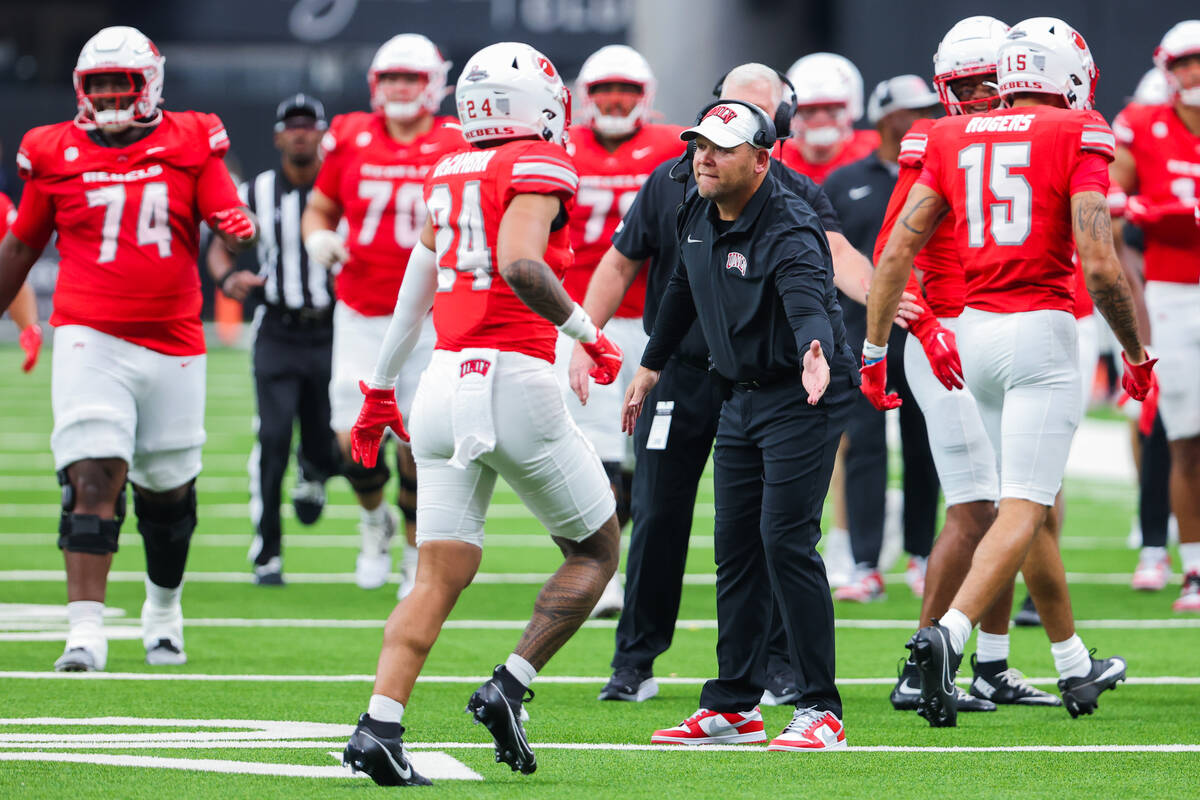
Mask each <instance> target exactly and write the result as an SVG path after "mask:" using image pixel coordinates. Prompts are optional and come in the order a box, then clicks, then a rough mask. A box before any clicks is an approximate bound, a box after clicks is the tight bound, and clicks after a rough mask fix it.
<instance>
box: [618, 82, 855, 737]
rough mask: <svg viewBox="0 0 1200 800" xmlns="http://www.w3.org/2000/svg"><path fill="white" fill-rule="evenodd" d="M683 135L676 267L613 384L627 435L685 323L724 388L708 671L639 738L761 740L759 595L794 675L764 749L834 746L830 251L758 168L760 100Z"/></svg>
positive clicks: (844, 383) (723, 110)
mask: <svg viewBox="0 0 1200 800" xmlns="http://www.w3.org/2000/svg"><path fill="white" fill-rule="evenodd" d="M681 138H682V139H684V140H685V141H690V140H692V139H695V140H696V151H695V156H694V158H693V163H692V166H693V171H694V173H695V179H696V189H695V190H693V191H692V192H690V193H689V194H688V196H687V198H686V199H685V201H684V203H683V205H682V206H680V209H679V215H678V242H679V248H680V263H679V266H678V267H677V268H676V270H675V272H674V273H673V274H672V276H671V279H670V281H669V282H668V284H667V290H666V293H665V295H664V297H663V300H662V305H661V308H660V310H659V313H658V318H657V319H656V321H655V325H654V331H653V333H652V335H651V337H650V341H649V343H648V344H647V346H646V349H645V352H644V354H643V356H642V361H641V367H640V368H639V370H638V372H637V374H636V375H635V377H634V379H633V382H632V383H631V385H630V387H629V389H628V391H627V392H626V395H625V404H624V407H623V410H622V428H623V429H624V430H625V431H626V432H628V433H631V434H632V433H633V430H634V425H635V422H636V420H637V417H638V415H639V414H640V413H641V410H642V404H643V401H644V400H645V397H646V394H647V393H648V392H649V391H650V390H651V389H652V388H653V387H654V385H655V383H656V382H657V380H658V375H659V371H660V370H662V368H663V367H664V366H665V365H666V363H667V359H668V358H669V357H670V355H671V353H672V352H673V351H674V350H675V348H676V347H677V346H678V344H679V343H680V341H681V340H682V338H683V337H684V335H685V334H686V333H687V330H688V328H689V327H690V325H691V324H692V322H693V321H695V320H697V319H698V320H699V325H700V329H701V331H702V332H703V334H704V338H705V340H706V342H707V344H708V347H709V351H710V353H711V361H712V365H711V369H712V370H713V371H714V372H715V373H716V377H717V379H718V381H719V382H720V383H722V384H723V385H724V386H725V387H726V391H725V394H726V399H725V401H724V403H723V405H722V407H721V414H720V421H719V424H718V428H717V438H716V447H715V450H714V465H715V476H714V484H715V489H714V491H715V499H716V521H715V527H714V539H715V551H716V552H715V555H716V563H717V620H718V636H717V662H718V677H717V678H716V679H715V680H710V681H708V682H707V683H706V684H705V686H704V689H703V690H702V692H701V695H700V707H701V710H700V711H698V712H697V713H696V714H694V715H693V716H691V717H689V718H688V719H687V720H685V721H684V722H682V723H681V724H680V725H679V726H677V727H675V728H667V729H664V730H660V731H657V732H656V733H655V734H654V736H653V738H652V740H653V741H656V742H671V743H682V744H713V743H726V742H750V741H764V740H765V739H766V736H765V733H764V731H763V724H762V717H761V715H760V714H759V712H758V711H757V709H756V706H757V704H758V702H759V700H760V698H761V697H762V693H763V687H764V684H765V680H766V662H767V645H768V632H769V629H770V624H771V613H772V611H771V595H772V592H773V593H774V594H775V595H776V596H777V597H778V598H779V599H780V613H781V615H782V617H783V620H782V621H783V624H784V628H785V631H786V632H787V638H788V648H789V651H790V657H791V661H792V665H793V667H795V668H796V669H797V672H798V673H799V674H800V675H801V676H802V683H803V686H802V688H801V693H800V699H799V700H798V701H797V703H796V713H795V716H794V717H793V719H792V722H791V723H789V724H788V726H787V727H786V728H785V729H784V731H783V732H782V733H781V734H780V735H779V736H778V737H776V738H775V739H774V740H772V742H771V749H786V750H822V749H826V748H831V747H839V746H843V745H844V744H845V734H844V732H843V730H842V723H841V716H842V707H841V699H840V697H839V696H838V691H837V687H836V686H835V685H834V672H835V670H834V637H833V604H832V601H831V599H830V594H829V584H828V581H827V580H826V577H825V567H824V564H823V563H822V561H821V557H820V556H819V555H818V554H817V550H816V546H817V541H818V540H819V539H820V535H821V530H820V521H821V508H822V504H823V502H824V499H825V494H826V491H827V490H828V488H829V478H830V474H831V472H832V470H833V459H834V453H835V451H836V450H837V444H838V440H839V438H840V437H841V435H842V430H843V428H844V427H845V421H846V417H847V412H848V409H849V407H850V401H851V400H852V399H853V398H854V396H855V395H854V393H855V391H856V388H855V387H856V386H857V384H858V371H857V370H856V369H855V364H854V360H853V356H852V355H851V352H850V349H849V348H848V347H847V345H846V335H845V330H844V328H843V327H842V324H841V322H840V309H839V307H838V304H837V299H836V295H835V292H834V287H833V270H832V260H831V258H830V253H829V246H828V243H827V241H826V238H825V234H824V231H823V229H822V227H821V223H820V220H819V219H818V217H817V215H816V214H815V213H814V211H813V210H812V208H811V207H810V206H809V205H808V204H807V203H805V202H804V201H803V200H801V199H800V198H799V197H798V196H796V195H795V194H793V193H791V192H790V191H788V190H787V189H786V188H784V187H783V186H782V185H780V183H778V181H777V180H776V179H775V178H774V177H773V176H772V175H771V174H770V172H769V170H768V165H769V159H770V153H771V148H772V147H773V146H774V144H775V139H776V128H775V125H774V123H773V121H772V120H771V119H769V118H768V117H767V115H766V114H765V113H763V112H762V110H761V109H759V108H757V107H756V106H753V105H750V104H748V103H741V102H738V101H733V100H724V101H717V102H716V103H714V104H712V105H711V106H710V107H709V108H708V109H707V111H706V112H703V113H702V118H701V121H700V123H699V124H698V125H696V126H695V127H693V128H689V129H688V130H686V131H684V132H683V133H682V134H681Z"/></svg>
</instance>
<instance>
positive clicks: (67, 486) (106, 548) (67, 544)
mask: <svg viewBox="0 0 1200 800" xmlns="http://www.w3.org/2000/svg"><path fill="white" fill-rule="evenodd" d="M58 485H59V486H61V487H62V513H61V515H60V516H59V519H58V549H59V550H65V551H67V552H68V553H92V554H93V555H98V556H103V555H108V554H109V553H115V552H117V538H118V537H119V536H120V533H121V523H123V522H124V521H125V487H124V486H122V487H121V493H120V494H119V495H117V502H116V506H115V509H114V514H113V519H100V517H99V516H98V515H96V514H76V513H74V512H75V487H73V486H72V485H71V479H70V478H69V477H67V471H66V470H65V469H60V470H59V471H58Z"/></svg>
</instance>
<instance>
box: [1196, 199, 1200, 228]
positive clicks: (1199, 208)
mask: <svg viewBox="0 0 1200 800" xmlns="http://www.w3.org/2000/svg"><path fill="white" fill-rule="evenodd" d="M1195 214H1196V225H1197V226H1200V200H1197V201H1196V211H1195Z"/></svg>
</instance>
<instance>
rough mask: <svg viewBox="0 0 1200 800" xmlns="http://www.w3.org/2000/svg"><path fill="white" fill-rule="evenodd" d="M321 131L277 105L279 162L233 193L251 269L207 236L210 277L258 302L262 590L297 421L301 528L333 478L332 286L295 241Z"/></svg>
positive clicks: (254, 496)
mask: <svg viewBox="0 0 1200 800" xmlns="http://www.w3.org/2000/svg"><path fill="white" fill-rule="evenodd" d="M325 127H326V122H325V109H324V107H323V106H322V105H321V103H320V101H319V100H317V99H316V98H313V97H309V96H307V95H304V94H296V95H293V96H291V97H288V98H287V99H286V100H284V101H283V102H282V103H280V104H279V107H278V109H276V112H275V148H276V149H277V150H279V152H280V154H281V155H282V158H281V160H280V165H279V166H278V167H277V168H274V169H268V170H264V171H262V172H260V173H258V175H255V176H254V178H253V179H252V180H250V181H248V182H247V183H245V184H243V185H242V186H241V187H240V191H241V194H242V196H243V198H245V200H246V205H247V206H249V207H250V209H251V210H252V211H253V212H254V213H255V214H256V215H257V216H258V218H259V220H261V221H262V230H261V233H260V235H259V239H258V247H257V250H255V251H254V255H255V257H254V258H253V263H251V264H246V265H242V264H236V265H235V263H234V261H233V256H232V254H231V253H230V252H229V251H228V250H227V249H226V248H225V247H223V246H222V245H220V244H219V243H218V242H217V241H216V240H215V239H214V242H213V245H212V246H211V247H210V248H209V250H208V267H209V271H210V272H211V273H212V276H213V280H215V281H216V282H217V285H218V286H220V288H221V291H223V292H224V293H225V294H227V295H228V296H230V297H232V298H234V299H235V300H241V301H246V300H247V299H250V300H257V301H259V302H260V303H261V305H259V306H258V308H256V309H255V314H254V331H255V336H254V346H253V371H254V385H255V393H256V396H257V401H258V417H257V419H256V420H255V423H256V428H257V430H258V443H257V444H256V445H255V447H254V451H253V452H252V453H251V455H250V464H249V473H250V517H251V519H252V520H253V521H254V525H255V531H256V533H255V537H254V542H253V544H251V546H250V558H251V559H252V560H253V562H254V582H255V583H257V584H260V585H267V586H279V585H282V584H283V560H282V540H283V528H282V525H281V523H280V515H279V504H280V498H281V487H282V484H283V474H284V472H285V471H286V470H287V463H288V457H289V454H290V452H291V446H292V424H293V421H294V420H295V419H296V418H299V420H300V447H299V448H298V450H297V454H296V460H297V483H296V487H295V488H294V489H293V490H292V503H293V506H294V507H295V509H296V516H297V518H298V519H299V520H300V521H301V522H303V523H305V524H312V523H313V522H316V520H317V518H318V517H319V516H320V514H321V510H322V508H323V507H324V504H325V488H324V484H325V480H326V479H327V478H329V477H330V476H331V475H333V474H335V473H336V472H337V462H336V460H335V455H334V453H335V447H334V440H333V432H332V431H331V429H330V427H329V372H330V361H331V358H332V346H333V279H332V277H331V276H330V274H329V272H328V270H325V269H323V268H322V267H320V266H317V267H316V268H315V269H313V268H310V266H309V263H308V254H307V253H306V252H305V250H304V244H303V241H302V239H301V236H300V214H301V212H302V211H303V210H304V205H305V203H306V202H307V200H308V195H309V192H310V191H311V189H312V185H313V181H314V180H315V179H316V176H317V169H318V168H319V167H320V160H319V158H318V147H319V146H320V142H321V136H322V131H324V130H325ZM272 222H273V223H274V224H272ZM243 267H244V268H243Z"/></svg>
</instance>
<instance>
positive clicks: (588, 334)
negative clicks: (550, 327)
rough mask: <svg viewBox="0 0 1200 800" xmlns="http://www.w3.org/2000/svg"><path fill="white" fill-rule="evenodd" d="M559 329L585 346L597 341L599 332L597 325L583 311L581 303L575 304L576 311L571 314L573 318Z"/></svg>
mask: <svg viewBox="0 0 1200 800" xmlns="http://www.w3.org/2000/svg"><path fill="white" fill-rule="evenodd" d="M558 329H559V330H560V331H562V332H563V333H565V334H566V335H567V336H570V337H571V338H572V339H575V340H576V341H579V342H584V343H585V344H591V343H592V342H594V341H596V337H597V334H598V333H599V330H597V328H596V323H594V322H592V318H591V317H589V316H588V315H587V312H586V311H584V310H583V306H581V305H579V303H576V304H575V310H574V311H572V312H571V316H569V317H567V319H566V321H565V322H563V324H562V325H559V326H558Z"/></svg>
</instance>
